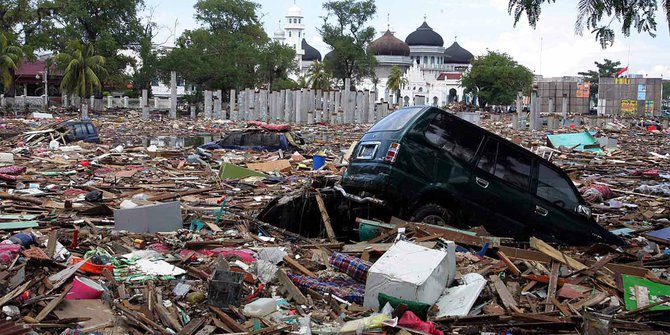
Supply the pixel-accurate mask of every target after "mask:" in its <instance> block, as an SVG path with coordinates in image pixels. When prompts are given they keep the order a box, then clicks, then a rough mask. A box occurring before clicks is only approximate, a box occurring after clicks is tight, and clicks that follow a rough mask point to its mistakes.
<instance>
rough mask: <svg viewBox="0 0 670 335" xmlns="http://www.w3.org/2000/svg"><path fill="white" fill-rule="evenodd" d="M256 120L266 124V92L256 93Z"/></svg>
mask: <svg viewBox="0 0 670 335" xmlns="http://www.w3.org/2000/svg"><path fill="white" fill-rule="evenodd" d="M256 118H257V120H260V121H263V122H268V91H267V90H260V91H259V92H258V112H257V113H256Z"/></svg>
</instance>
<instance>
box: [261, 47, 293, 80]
mask: <svg viewBox="0 0 670 335" xmlns="http://www.w3.org/2000/svg"><path fill="white" fill-rule="evenodd" d="M258 58H259V64H258V65H259V66H258V70H257V72H258V74H259V76H260V79H261V81H262V82H263V83H267V84H268V89H270V90H272V89H275V87H274V85H273V84H274V82H275V81H276V80H277V79H285V78H288V74H289V73H291V72H295V71H297V70H298V66H297V64H296V61H295V50H294V49H293V48H291V47H289V46H287V45H284V44H281V43H279V42H275V41H272V42H269V43H267V44H265V45H263V46H262V47H261V49H260V54H259V55H258Z"/></svg>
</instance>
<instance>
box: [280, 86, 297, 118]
mask: <svg viewBox="0 0 670 335" xmlns="http://www.w3.org/2000/svg"><path fill="white" fill-rule="evenodd" d="M293 92H294V91H293V90H287V91H286V96H285V97H284V109H283V110H282V112H281V120H282V122H291V110H292V109H293V101H294V99H295V98H294V97H293Z"/></svg>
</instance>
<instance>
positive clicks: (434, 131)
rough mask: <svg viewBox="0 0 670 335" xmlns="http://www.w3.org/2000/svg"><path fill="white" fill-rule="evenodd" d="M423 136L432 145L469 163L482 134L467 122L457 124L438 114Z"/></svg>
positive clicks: (442, 114) (444, 115)
mask: <svg viewBox="0 0 670 335" xmlns="http://www.w3.org/2000/svg"><path fill="white" fill-rule="evenodd" d="M425 136H426V139H427V140H428V142H430V143H432V144H433V145H435V146H437V147H439V148H442V149H443V150H446V151H448V152H450V153H451V154H452V155H454V156H456V157H458V158H460V159H462V160H465V161H470V160H471V159H472V157H473V156H474V155H475V152H477V148H479V144H480V143H481V142H482V139H483V137H484V134H482V133H481V131H479V130H478V129H477V128H476V127H474V126H471V125H470V124H468V123H467V122H459V120H453V119H452V118H450V117H449V116H447V115H446V114H444V113H439V114H437V115H435V118H434V119H433V121H431V122H430V124H429V125H428V127H427V128H426V132H425Z"/></svg>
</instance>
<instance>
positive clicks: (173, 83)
mask: <svg viewBox="0 0 670 335" xmlns="http://www.w3.org/2000/svg"><path fill="white" fill-rule="evenodd" d="M170 118H171V119H176V118H177V72H176V71H170Z"/></svg>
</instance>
